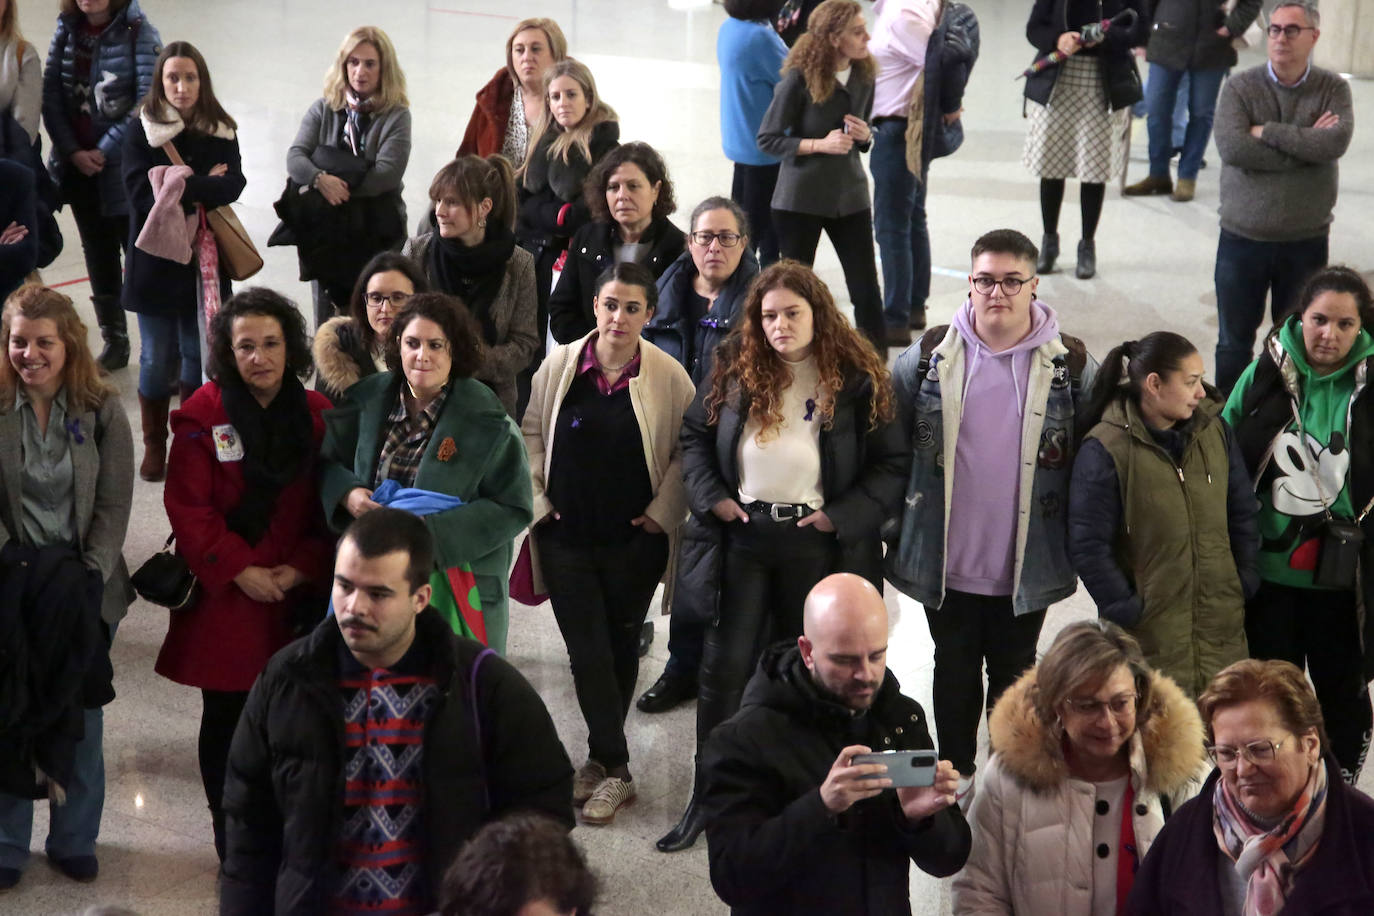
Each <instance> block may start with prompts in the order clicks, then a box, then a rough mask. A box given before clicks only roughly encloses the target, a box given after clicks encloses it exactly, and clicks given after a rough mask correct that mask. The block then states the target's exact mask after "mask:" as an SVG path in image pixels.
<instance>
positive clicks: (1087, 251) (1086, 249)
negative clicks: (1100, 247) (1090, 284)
mask: <svg viewBox="0 0 1374 916" xmlns="http://www.w3.org/2000/svg"><path fill="white" fill-rule="evenodd" d="M1096 273H1097V243H1096V242H1094V241H1093V240H1092V239H1084V240H1083V241H1081V242H1079V243H1078V268H1077V269H1076V270H1074V272H1073V275H1074V276H1075V277H1077V278H1078V279H1080V280H1091V279H1092V278H1093V276H1094V275H1096Z"/></svg>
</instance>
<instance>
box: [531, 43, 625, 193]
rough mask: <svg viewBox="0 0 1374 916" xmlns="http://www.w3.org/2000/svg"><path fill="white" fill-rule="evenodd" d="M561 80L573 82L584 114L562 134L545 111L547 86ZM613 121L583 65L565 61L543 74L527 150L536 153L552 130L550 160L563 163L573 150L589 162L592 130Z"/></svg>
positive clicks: (547, 102) (547, 97)
mask: <svg viewBox="0 0 1374 916" xmlns="http://www.w3.org/2000/svg"><path fill="white" fill-rule="evenodd" d="M561 76H566V77H568V78H570V79H572V80H573V81H574V82H576V83H577V84H578V85H579V86H581V87H582V92H583V93H584V94H586V96H587V113H586V114H585V115H583V116H582V120H581V121H579V122H578V123H577V124H576V125H574V126H573V127H570V128H568V129H567V130H564V129H563V128H562V127H561V126H560V125H559V124H558V122H557V121H555V120H554V119H553V110H552V109H550V108H549V86H551V85H552V84H553V81H554V80H556V79H558V78H559V77H561ZM615 120H618V116H617V115H616V113H615V109H613V108H611V106H609V105H607V104H606V103H605V102H603V101H601V93H599V92H597V90H596V80H595V79H593V78H592V71H590V70H588V69H587V65H586V64H584V63H582V62H581V61H580V60H578V59H577V58H574V57H567V58H564V59H563V60H560V61H558V62H557V63H555V64H554V65H553V66H552V67H550V68H549V69H548V70H545V71H544V107H543V110H542V111H540V113H539V123H537V124H536V125H535V127H534V132H533V133H531V134H530V145H529V148H530V149H531V150H534V149H537V148H538V147H539V141H540V140H541V139H542V138H543V136H544V134H545V133H547V132H548V131H550V130H554V131H557V132H558V134H559V136H558V138H557V139H556V140H554V141H553V143H552V145H550V147H549V158H550V159H552V158H553V157H554V156H558V157H559V158H561V159H562V160H563V161H564V162H565V163H566V162H567V161H568V154H569V151H570V150H572V148H573V147H574V146H576V147H577V148H578V149H579V150H581V151H582V156H583V158H585V159H586V160H587V161H588V162H591V159H592V146H591V139H592V130H593V129H594V128H595V127H596V125H598V124H600V123H601V122H603V121H615ZM529 161H530V160H529V157H526V158H525V164H524V166H522V174H523V170H524V169H527V168H528V167H529Z"/></svg>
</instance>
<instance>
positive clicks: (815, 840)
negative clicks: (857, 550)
mask: <svg viewBox="0 0 1374 916" xmlns="http://www.w3.org/2000/svg"><path fill="white" fill-rule="evenodd" d="M802 625H803V635H802V636H801V637H799V638H798V639H797V641H796V643H795V644H792V643H779V644H778V645H775V646H773V647H771V648H769V649H768V650H767V651H765V652H764V655H763V658H762V659H761V660H760V662H759V668H758V671H756V672H755V674H754V677H753V679H752V680H751V681H750V682H749V686H748V688H747V689H746V690H745V693H744V702H743V704H742V706H741V707H740V711H739V712H738V713H736V714H735V715H734V716H733V717H732V718H730V719H729V720H727V721H726V722H724V723H722V724H721V725H720V726H718V727H717V728H716V729H715V731H713V732H712V733H711V736H710V738H708V739H707V742H706V747H705V749H704V751H703V754H702V772H703V778H704V780H705V782H704V788H703V798H702V805H703V807H704V808H705V810H706V814H707V822H706V840H707V845H708V849H709V853H710V860H711V884H712V886H713V887H714V888H715V890H716V893H717V894H718V895H720V898H721V899H722V900H724V901H725V902H726V903H728V904H729V905H730V908H731V913H733V914H735V916H752V914H760V916H762V914H769V916H777V914H786V913H826V914H832V916H833V914H840V916H844V914H855V916H858V914H863V916H879V914H882V916H887V914H894V916H895V914H902V916H909V914H910V913H911V905H910V902H909V890H908V883H907V878H908V874H909V870H910V863H911V862H915V863H916V864H917V865H918V866H920V868H921V869H922V870H924V871H926V872H928V873H930V874H932V875H935V876H937V877H943V876H945V875H951V874H953V873H954V872H956V871H958V870H959V869H960V868H962V867H963V865H964V860H965V859H966V858H967V857H968V852H969V844H970V836H969V828H968V824H966V823H965V822H964V817H963V815H962V814H961V813H960V811H959V808H958V806H957V805H955V803H954V795H955V790H956V788H957V786H958V777H959V774H958V773H956V772H955V770H954V767H953V766H952V765H951V764H950V762H949V761H947V760H942V761H940V763H939V766H938V769H937V771H936V778H935V784H934V785H933V786H929V787H926V788H901V789H893V788H891V785H892V780H891V779H889V778H886V777H884V776H883V775H882V774H883V773H884V772H885V771H886V767H883V766H881V765H877V764H867V765H854V764H853V763H852V758H853V757H854V755H856V754H864V753H868V752H869V751H870V750H873V751H883V750H920V749H928V748H931V747H932V746H933V745H932V743H931V740H930V733H929V731H928V730H927V729H926V717H925V713H924V712H923V711H922V710H921V707H920V704H918V703H917V702H916V701H915V700H913V699H911V698H909V697H906V696H903V695H902V693H901V689H900V687H899V686H898V684H897V679H896V678H895V677H894V676H893V675H892V673H891V672H890V671H888V670H887V608H886V607H885V606H884V605H883V598H882V595H881V594H879V592H878V590H877V589H875V588H874V587H873V586H872V585H871V584H870V583H869V582H868V581H867V580H865V579H863V578H862V577H860V576H855V575H850V574H848V573H840V574H837V575H833V576H827V577H826V578H824V579H822V580H821V581H820V582H819V583H818V584H817V585H816V587H815V588H813V589H812V590H811V592H810V594H809V595H808V596H807V598H806V605H805V608H804V611H803V621H802Z"/></svg>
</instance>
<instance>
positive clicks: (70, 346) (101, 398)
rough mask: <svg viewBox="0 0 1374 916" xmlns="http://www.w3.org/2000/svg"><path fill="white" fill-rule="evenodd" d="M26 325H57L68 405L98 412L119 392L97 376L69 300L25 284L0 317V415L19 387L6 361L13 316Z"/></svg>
mask: <svg viewBox="0 0 1374 916" xmlns="http://www.w3.org/2000/svg"><path fill="white" fill-rule="evenodd" d="M16 315H19V316H23V317H24V318H25V319H27V320H29V321H39V320H41V319H43V318H47V319H50V320H51V321H52V323H53V324H55V325H57V336H58V337H59V338H61V340H62V346H63V348H64V349H65V350H66V365H65V366H63V368H62V384H63V385H64V386H65V387H66V389H67V399H68V402H69V403H70V404H71V405H72V406H73V407H78V406H79V407H80V408H82V409H84V410H99V409H100V405H101V404H103V403H105V399H106V398H108V397H110V396H111V395H117V394H118V393H119V392H118V390H117V389H116V388H115V386H114V385H113V384H111V383H110V382H109V381H108V380H107V379H106V378H105V377H103V376H102V375H101V374H100V366H99V364H97V363H96V361H95V357H94V356H93V355H92V354H91V348H90V346H89V345H88V344H87V343H86V324H85V322H83V321H82V320H81V317H80V316H79V315H77V313H76V306H74V305H73V304H72V300H71V299H70V298H68V297H67V296H64V295H63V294H62V293H59V292H58V291H57V290H55V289H52V288H50V287H47V286H42V285H40V284H37V283H26V284H24V285H23V286H21V287H19V288H18V289H17V290H15V291H14V292H12V293H10V295H9V298H8V299H6V300H5V309H4V312H3V313H0V337H3V338H4V341H5V350H6V351H7V352H6V355H5V357H4V358H3V359H0V413H7V412H9V411H10V410H11V409H13V407H14V393H15V389H16V388H17V387H18V386H19V385H22V384H23V382H22V381H21V380H20V379H19V373H17V372H15V371H14V366H13V365H12V364H11V363H10V359H9V354H8V350H9V345H10V329H11V328H12V327H13V326H14V319H15V316H16Z"/></svg>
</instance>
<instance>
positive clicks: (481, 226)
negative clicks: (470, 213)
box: [477, 219, 487, 229]
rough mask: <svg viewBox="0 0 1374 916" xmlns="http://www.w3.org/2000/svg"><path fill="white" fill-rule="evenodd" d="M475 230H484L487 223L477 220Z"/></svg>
mask: <svg viewBox="0 0 1374 916" xmlns="http://www.w3.org/2000/svg"><path fill="white" fill-rule="evenodd" d="M477 228H478V229H485V228H487V221H486V220H484V219H479V220H478V221H477Z"/></svg>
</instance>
